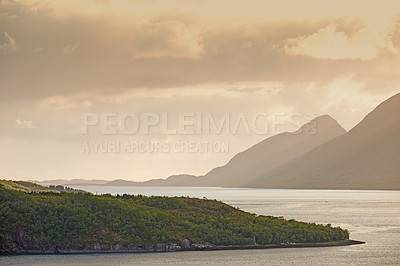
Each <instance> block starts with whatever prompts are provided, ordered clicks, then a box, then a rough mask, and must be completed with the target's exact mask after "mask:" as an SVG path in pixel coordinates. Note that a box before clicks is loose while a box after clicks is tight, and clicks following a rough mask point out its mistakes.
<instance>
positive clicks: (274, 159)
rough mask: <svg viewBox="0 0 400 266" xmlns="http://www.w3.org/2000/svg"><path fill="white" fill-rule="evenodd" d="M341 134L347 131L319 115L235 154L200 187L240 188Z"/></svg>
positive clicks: (207, 175) (206, 176)
mask: <svg viewBox="0 0 400 266" xmlns="http://www.w3.org/2000/svg"><path fill="white" fill-rule="evenodd" d="M344 133H346V130H344V129H343V128H342V127H341V126H340V125H339V123H338V122H337V121H336V120H335V119H333V118H332V117H330V116H328V115H323V116H319V117H317V118H315V119H314V120H312V121H310V122H309V123H307V124H305V125H303V126H302V127H301V128H300V129H298V130H297V131H295V132H291V133H289V132H285V133H281V134H278V135H276V136H273V137H270V138H267V139H265V140H263V141H261V142H260V143H257V144H256V145H254V146H253V147H251V148H249V149H247V150H245V151H243V152H241V153H238V154H237V155H235V156H234V157H233V158H232V159H231V160H230V161H229V162H228V163H227V164H226V165H225V166H222V167H217V168H215V169H213V170H211V171H210V172H209V173H207V174H206V175H205V176H204V177H202V180H201V184H203V185H204V186H223V187H241V186H243V185H244V184H246V183H247V182H249V181H251V180H253V179H255V178H257V177H258V176H260V175H262V174H265V173H267V172H269V171H271V170H273V169H274V168H276V167H278V166H281V165H283V164H285V163H287V162H289V161H291V160H293V159H295V158H297V157H299V156H301V155H303V154H305V153H307V152H309V151H310V150H312V149H313V148H315V147H317V146H319V145H321V144H323V143H325V142H327V141H329V140H332V139H334V138H336V137H338V136H341V135H343V134H344Z"/></svg>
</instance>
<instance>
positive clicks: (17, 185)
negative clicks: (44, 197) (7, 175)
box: [0, 179, 88, 193]
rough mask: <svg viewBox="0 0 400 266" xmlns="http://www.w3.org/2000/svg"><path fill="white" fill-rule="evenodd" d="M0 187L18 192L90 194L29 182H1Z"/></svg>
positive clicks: (59, 186)
mask: <svg viewBox="0 0 400 266" xmlns="http://www.w3.org/2000/svg"><path fill="white" fill-rule="evenodd" d="M0 185H2V186H3V187H5V188H7V189H11V190H18V191H24V192H71V193H88V192H86V191H83V190H79V189H74V188H70V187H64V186H61V185H50V186H48V187H47V186H42V185H39V184H36V183H33V182H27V181H12V180H4V179H3V180H1V179H0Z"/></svg>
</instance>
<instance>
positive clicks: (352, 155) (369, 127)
mask: <svg viewBox="0 0 400 266" xmlns="http://www.w3.org/2000/svg"><path fill="white" fill-rule="evenodd" d="M399 114H400V94H397V95H395V96H393V97H391V98H390V99H388V100H386V101H385V102H383V103H382V104H380V105H379V106H378V107H377V108H375V109H374V110H373V111H372V112H371V113H369V114H368V115H367V116H366V117H365V118H364V120H363V121H361V122H360V123H359V124H358V125H357V126H355V127H354V128H353V129H352V130H350V131H349V132H348V133H346V134H345V135H343V136H340V137H338V138H336V139H333V140H332V141H329V142H327V143H325V144H323V145H321V146H319V147H317V148H315V149H313V150H312V151H310V152H309V153H307V154H306V155H304V156H302V157H301V158H299V159H298V160H295V161H293V162H290V163H287V164H285V165H282V166H280V167H279V168H277V169H275V170H274V171H271V172H270V173H267V174H264V175H261V176H260V177H259V178H257V179H256V180H255V181H252V182H249V183H248V186H250V187H266V188H325V189H400V115H399Z"/></svg>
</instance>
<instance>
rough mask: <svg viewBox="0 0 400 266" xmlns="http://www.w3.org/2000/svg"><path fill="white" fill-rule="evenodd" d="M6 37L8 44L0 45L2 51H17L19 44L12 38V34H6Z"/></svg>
mask: <svg viewBox="0 0 400 266" xmlns="http://www.w3.org/2000/svg"><path fill="white" fill-rule="evenodd" d="M4 36H5V37H6V39H7V40H6V42H5V43H3V44H1V45H0V50H3V51H16V50H17V43H16V42H15V39H14V38H13V37H11V35H10V34H8V33H7V32H4Z"/></svg>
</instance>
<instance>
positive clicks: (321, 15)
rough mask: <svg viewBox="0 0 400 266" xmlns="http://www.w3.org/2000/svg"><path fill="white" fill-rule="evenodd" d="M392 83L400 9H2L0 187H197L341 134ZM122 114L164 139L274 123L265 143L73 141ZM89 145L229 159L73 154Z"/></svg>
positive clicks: (99, 4) (331, 4)
mask: <svg viewBox="0 0 400 266" xmlns="http://www.w3.org/2000/svg"><path fill="white" fill-rule="evenodd" d="M399 70H400V1H389V0H387V1H385V0H383V1H369V0H367V1H365V0H364V1H317V0H315V1H261V0H260V1H255V0H254V1H252V0H247V1H233V0H214V1H208V0H175V1H172V0H159V1H152V0H147V1H138V0H131V1H128V0H119V1H118V0H103V1H102V0H97V1H96V0H92V1H91V0H85V1H82V0H81V1H79V0H57V1H50V0H48V1H39V0H36V1H33V0H32V1H30V0H22V1H18V0H15V1H9V0H0V109H1V111H0V123H1V126H0V147H1V149H0V178H7V179H17V180H18V179H19V180H29V179H34V180H46V179H56V178H63V179H72V178H83V179H108V180H112V179H117V178H123V179H127V180H137V181H141V180H147V179H151V178H166V177H168V176H169V175H171V174H179V173H190V174H196V175H201V174H205V173H206V172H208V171H209V170H210V169H212V168H213V167H216V166H220V165H223V164H225V163H226V162H227V161H228V160H229V159H230V158H231V157H232V156H233V155H234V154H236V153H238V152H240V151H242V150H244V149H246V148H248V147H250V146H251V145H254V144H255V143H257V142H258V141H261V140H263V139H265V138H266V137H268V136H271V135H273V134H276V133H279V132H282V131H286V130H295V129H296V127H297V126H298V125H300V124H302V123H304V122H306V121H307V118H309V117H310V116H309V115H310V114H314V115H322V114H329V115H331V116H332V117H334V118H335V119H336V120H337V121H338V122H339V123H340V124H341V125H342V126H343V127H344V128H345V129H346V130H349V129H351V128H352V127H353V126H354V125H356V124H357V123H358V122H359V121H361V120H362V118H363V117H364V116H365V115H366V114H367V113H368V112H370V111H371V110H372V109H373V108H374V107H376V106H377V105H378V104H379V103H380V102H382V101H383V100H385V99H387V98H388V97H390V96H391V95H394V94H395V93H397V92H399V91H400V85H399V84H400V83H399V82H400V73H399ZM127 112H130V113H135V114H137V115H138V116H139V117H142V115H143V114H148V113H152V114H159V115H161V114H163V113H167V114H168V115H169V119H170V120H169V121H170V122H169V123H170V125H169V126H170V127H172V128H174V127H176V126H177V120H178V117H179V114H182V113H186V114H187V113H195V114H196V115H198V114H203V115H204V114H206V113H209V114H212V115H213V117H214V118H215V119H216V120H218V119H222V117H223V116H224V115H225V114H227V113H229V114H231V117H232V118H234V120H235V118H237V117H238V115H240V114H244V115H245V116H246V117H247V118H249V119H251V118H252V117H254V116H255V115H256V114H259V113H263V114H268V115H269V116H268V119H269V120H268V122H269V123H273V122H274V121H273V119H272V117H274V115H276V114H280V115H281V116H280V117H281V121H280V126H279V127H277V128H276V130H269V132H268V134H264V135H263V134H261V135H260V134H255V133H254V132H253V131H252V132H250V134H249V133H248V132H245V130H239V132H236V134H232V133H230V134H226V132H222V133H221V134H163V132H162V125H161V123H160V124H158V125H157V126H154V128H153V129H152V130H150V132H149V134H148V135H146V134H142V132H138V133H137V134H134V135H123V134H121V132H120V131H118V132H117V134H116V135H104V134H101V132H100V131H101V130H100V125H99V126H98V127H96V126H93V127H92V128H91V130H90V131H89V134H87V135H83V134H82V133H81V128H82V114H85V113H96V114H99V115H100V114H104V113H117V115H118V116H117V118H118V117H119V116H120V114H123V113H127ZM293 115H297V118H299V119H297V120H296V121H297V123H298V124H297V125H294V124H293V123H289V122H288V123H286V124H285V123H282V122H285V121H292V122H293V119H292V116H293ZM233 122H234V121H233ZM95 141H101V142H107V141H111V142H118V143H121V144H124V143H126V142H141V141H143V142H159V143H167V142H168V143H182V142H198V141H207V142H219V141H224V142H227V143H229V151H228V152H173V151H170V152H166V153H159V152H152V153H151V152H137V153H121V152H111V153H101V152H100V153H99V152H97V153H96V152H93V151H92V152H89V153H83V152H82V147H83V145H84V143H87V142H88V143H92V144H93V142H95Z"/></svg>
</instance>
